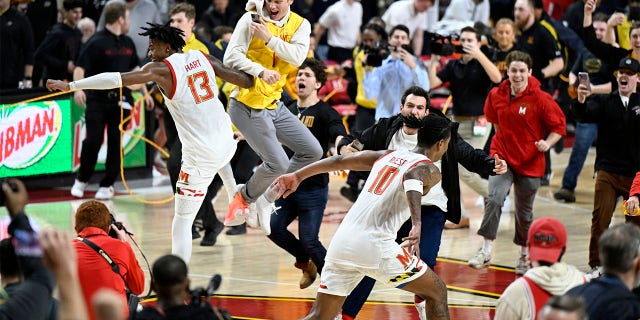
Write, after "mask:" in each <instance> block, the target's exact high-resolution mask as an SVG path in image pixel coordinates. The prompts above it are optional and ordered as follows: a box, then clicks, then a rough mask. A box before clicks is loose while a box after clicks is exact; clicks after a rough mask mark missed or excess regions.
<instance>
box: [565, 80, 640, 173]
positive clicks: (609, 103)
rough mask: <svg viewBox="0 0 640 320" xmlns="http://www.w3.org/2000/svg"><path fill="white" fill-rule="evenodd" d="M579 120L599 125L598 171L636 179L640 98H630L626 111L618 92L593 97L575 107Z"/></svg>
mask: <svg viewBox="0 0 640 320" xmlns="http://www.w3.org/2000/svg"><path fill="white" fill-rule="evenodd" d="M572 106H573V108H572V110H573V113H574V114H575V116H576V120H578V121H580V122H591V123H596V124H598V141H597V144H596V164H595V170H596V171H598V170H605V171H607V172H610V173H614V174H619V175H623V176H625V177H635V175H636V172H638V171H640V135H639V134H638V128H640V95H638V94H636V93H634V94H632V95H631V97H629V105H628V107H626V108H625V106H624V105H623V104H622V101H621V100H620V94H619V93H618V91H614V92H612V93H610V94H607V95H604V94H602V95H600V94H598V95H593V96H590V97H588V98H587V100H586V101H585V103H584V104H583V103H578V101H577V100H574V101H573V104H572Z"/></svg>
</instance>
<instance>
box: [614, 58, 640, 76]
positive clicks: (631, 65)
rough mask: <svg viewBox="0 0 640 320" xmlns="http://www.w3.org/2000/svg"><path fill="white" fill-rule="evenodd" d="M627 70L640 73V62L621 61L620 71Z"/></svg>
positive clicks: (631, 59)
mask: <svg viewBox="0 0 640 320" xmlns="http://www.w3.org/2000/svg"><path fill="white" fill-rule="evenodd" d="M620 69H627V70H631V71H633V72H635V73H638V72H640V62H638V60H636V59H633V58H623V59H622V60H620V63H619V64H618V69H617V70H620Z"/></svg>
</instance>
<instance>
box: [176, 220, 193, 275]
mask: <svg viewBox="0 0 640 320" xmlns="http://www.w3.org/2000/svg"><path fill="white" fill-rule="evenodd" d="M192 223H193V219H189V218H187V217H184V216H179V215H175V216H173V224H172V225H171V253H172V254H175V255H177V256H178V257H180V258H182V260H184V262H185V263H187V264H189V260H190V259H191V249H192V248H191V246H192V244H191V240H192V239H191V224H192Z"/></svg>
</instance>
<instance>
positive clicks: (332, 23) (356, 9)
mask: <svg viewBox="0 0 640 320" xmlns="http://www.w3.org/2000/svg"><path fill="white" fill-rule="evenodd" d="M318 23H320V24H321V25H322V26H323V27H325V28H327V43H328V44H329V45H330V46H332V47H338V48H347V49H353V47H355V46H356V44H357V41H358V34H360V25H361V24H362V4H360V2H359V1H354V2H353V3H351V4H349V3H347V0H342V1H338V2H336V3H334V4H332V5H331V6H330V7H329V8H327V10H326V11H325V12H324V14H322V16H321V17H320V19H319V20H318Z"/></svg>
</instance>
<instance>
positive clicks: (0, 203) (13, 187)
mask: <svg viewBox="0 0 640 320" xmlns="http://www.w3.org/2000/svg"><path fill="white" fill-rule="evenodd" d="M5 183H7V184H9V187H10V188H11V191H12V192H18V186H17V185H16V184H15V183H13V182H11V181H9V180H7V179H0V187H2V185H3V184H5ZM6 201H7V197H6V195H5V194H4V191H3V190H0V207H1V206H4V205H5V202H6Z"/></svg>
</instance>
